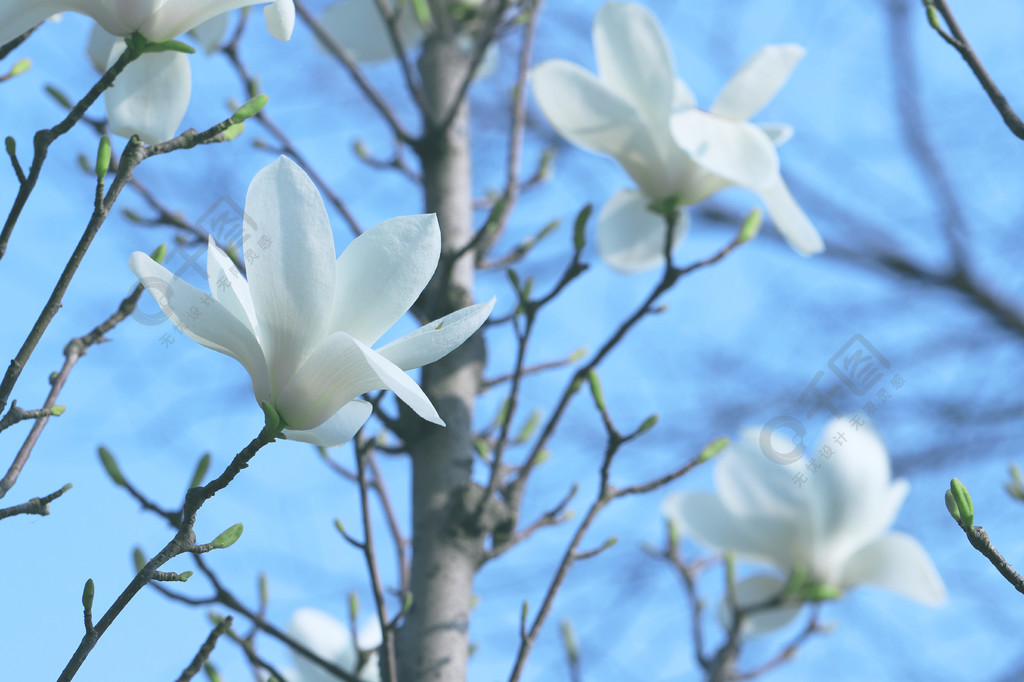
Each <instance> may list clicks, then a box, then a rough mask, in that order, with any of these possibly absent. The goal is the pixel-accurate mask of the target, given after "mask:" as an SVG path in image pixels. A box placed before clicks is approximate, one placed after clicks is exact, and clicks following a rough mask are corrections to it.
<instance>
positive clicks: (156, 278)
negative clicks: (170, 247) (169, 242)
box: [128, 251, 270, 400]
mask: <svg viewBox="0 0 1024 682" xmlns="http://www.w3.org/2000/svg"><path fill="white" fill-rule="evenodd" d="M128 266H129V267H130V268H131V270H132V272H134V273H135V276H136V277H138V278H139V282H141V283H142V285H143V286H144V287H146V290H147V291H149V293H150V294H152V295H153V298H154V299H156V302H157V304H158V305H159V306H160V309H161V310H162V311H163V312H164V314H165V315H167V317H168V319H170V320H171V322H173V323H174V325H175V326H176V327H178V329H180V330H181V331H183V332H185V334H186V335H188V336H189V338H191V339H192V340H194V341H196V342H198V343H200V344H202V345H204V346H206V347H207V348H210V349H212V350H215V351H217V352H219V353H224V354H225V355H227V356H230V357H232V358H234V359H235V360H238V361H239V362H240V363H242V365H243V366H244V367H245V369H246V371H248V372H249V377H250V379H252V390H253V393H254V394H255V395H256V399H257V400H265V399H266V398H268V397H269V395H270V381H269V378H268V375H267V363H266V360H265V359H264V357H263V351H262V349H261V348H260V344H259V343H258V342H257V341H256V337H255V336H253V333H252V331H251V330H250V329H249V327H248V325H247V324H246V323H245V322H242V321H241V320H239V319H238V318H237V317H235V316H234V315H233V314H232V313H231V312H230V311H229V310H228V309H227V308H225V307H224V306H223V305H222V304H221V303H219V302H218V301H217V300H216V299H214V298H213V297H212V296H210V294H207V293H206V292H204V291H200V290H199V289H197V288H195V287H194V286H192V285H191V284H189V283H188V282H186V281H184V280H182V279H180V278H178V277H175V276H174V275H172V274H171V273H170V271H169V270H167V268H165V267H164V266H162V265H160V264H159V263H157V262H156V261H154V260H153V259H152V258H150V257H149V256H148V255H146V254H144V253H142V252H141V251H136V252H135V253H133V254H132V255H131V257H130V258H129V259H128Z"/></svg>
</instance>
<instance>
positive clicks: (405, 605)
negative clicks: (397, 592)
mask: <svg viewBox="0 0 1024 682" xmlns="http://www.w3.org/2000/svg"><path fill="white" fill-rule="evenodd" d="M411 608H412V592H406V593H405V598H404V599H403V600H402V613H409V609H411Z"/></svg>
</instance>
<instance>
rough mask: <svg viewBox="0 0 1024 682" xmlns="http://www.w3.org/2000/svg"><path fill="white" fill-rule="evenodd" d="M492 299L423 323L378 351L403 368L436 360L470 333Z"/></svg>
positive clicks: (485, 313) (487, 311)
mask: <svg viewBox="0 0 1024 682" xmlns="http://www.w3.org/2000/svg"><path fill="white" fill-rule="evenodd" d="M495 300H496V299H493V298H492V299H491V300H490V301H487V302H486V303H477V304H476V305H471V306H469V307H468V308H463V309H462V310H456V311H455V312H454V313H451V314H450V315H445V316H444V317H442V318H441V319H440V320H434V321H433V322H430V323H429V324H425V325H423V326H422V327H420V328H419V329H417V330H416V331H414V332H412V333H410V334H406V335H405V336H403V337H402V338H400V339H398V340H397V341H392V342H391V343H389V344H388V345H386V346H384V347H383V348H380V349H378V351H377V352H378V353H380V354H381V355H383V356H384V357H385V358H387V359H388V360H390V361H391V362H393V363H395V364H396V365H397V366H398V367H400V368H401V369H403V370H410V369H416V368H417V367H422V366H423V365H429V364H430V363H432V362H435V361H437V360H440V359H441V358H443V357H444V356H446V355H448V353H451V352H452V351H453V350H455V349H456V348H458V347H459V346H461V345H462V343H463V342H464V341H465V340H466V339H468V338H469V337H470V336H472V335H473V332H475V331H476V330H477V329H479V328H480V325H482V324H483V323H484V320H486V319H487V316H488V315H490V314H491V310H493V309H494V302H495Z"/></svg>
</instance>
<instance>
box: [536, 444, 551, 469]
mask: <svg viewBox="0 0 1024 682" xmlns="http://www.w3.org/2000/svg"><path fill="white" fill-rule="evenodd" d="M549 457H551V451H550V450H548V449H547V448H544V449H542V450H541V451H540V452H538V453H537V454H536V455H535V456H534V458H533V466H537V465H538V464H543V463H544V462H546V461H548V458H549Z"/></svg>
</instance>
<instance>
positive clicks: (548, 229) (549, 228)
mask: <svg viewBox="0 0 1024 682" xmlns="http://www.w3.org/2000/svg"><path fill="white" fill-rule="evenodd" d="M561 224H562V223H561V222H560V221H558V220H552V221H551V222H550V223H548V224H547V225H545V226H544V227H542V228H541V230H540V232H538V233H537V236H536V238H535V239H534V242H539V241H540V240H541V239H544V238H545V237H547V236H548V235H549V234H551V233H552V232H554V231H555V230H556V229H558V226H559V225H561Z"/></svg>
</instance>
